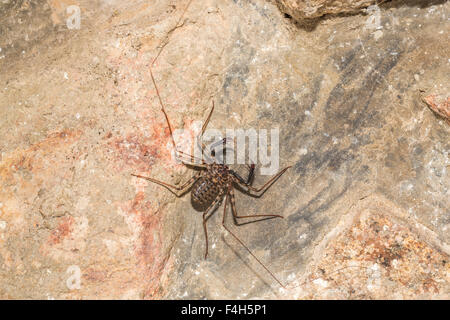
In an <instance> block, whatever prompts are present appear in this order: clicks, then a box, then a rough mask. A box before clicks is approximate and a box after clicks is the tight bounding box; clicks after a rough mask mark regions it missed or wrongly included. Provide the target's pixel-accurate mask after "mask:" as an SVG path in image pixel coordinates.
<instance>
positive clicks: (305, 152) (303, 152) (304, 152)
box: [298, 148, 308, 156]
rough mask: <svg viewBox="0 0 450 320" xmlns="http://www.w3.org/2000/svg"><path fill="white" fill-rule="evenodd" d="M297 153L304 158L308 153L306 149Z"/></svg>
mask: <svg viewBox="0 0 450 320" xmlns="http://www.w3.org/2000/svg"><path fill="white" fill-rule="evenodd" d="M298 153H299V154H300V155H302V156H304V155H305V154H307V153H308V149H306V148H301V149H300V150H299V151H298Z"/></svg>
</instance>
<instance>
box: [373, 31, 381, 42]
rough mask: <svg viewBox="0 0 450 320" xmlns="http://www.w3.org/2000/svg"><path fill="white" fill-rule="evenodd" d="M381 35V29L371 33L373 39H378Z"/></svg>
mask: <svg viewBox="0 0 450 320" xmlns="http://www.w3.org/2000/svg"><path fill="white" fill-rule="evenodd" d="M382 36H383V31H381V30H377V31H375V32H374V33H373V38H374V39H375V40H378V39H380V38H381V37H382Z"/></svg>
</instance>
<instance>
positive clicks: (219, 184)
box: [132, 2, 290, 287]
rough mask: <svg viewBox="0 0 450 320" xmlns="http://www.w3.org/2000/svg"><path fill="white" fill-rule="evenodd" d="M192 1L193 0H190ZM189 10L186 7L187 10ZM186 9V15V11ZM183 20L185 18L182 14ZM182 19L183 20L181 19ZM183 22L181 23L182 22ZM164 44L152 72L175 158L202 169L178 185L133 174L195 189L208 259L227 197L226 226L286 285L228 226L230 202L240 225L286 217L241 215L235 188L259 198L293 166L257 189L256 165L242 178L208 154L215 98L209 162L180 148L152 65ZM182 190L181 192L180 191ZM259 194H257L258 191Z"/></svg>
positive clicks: (193, 199) (193, 196)
mask: <svg viewBox="0 0 450 320" xmlns="http://www.w3.org/2000/svg"><path fill="white" fill-rule="evenodd" d="M189 3H190V2H189ZM186 10H187V7H186V9H185V10H184V12H185V11H186ZM184 12H183V14H184ZM180 20H181V17H180ZM180 20H179V21H180ZM178 23H179V22H177V25H178ZM162 49H163V47H161V49H160V50H159V52H158V54H157V56H156V58H155V59H154V60H153V61H152V63H151V66H150V75H151V78H152V81H153V85H154V87H155V90H156V94H157V96H158V100H159V104H160V106H161V111H162V112H163V113H164V117H165V118H166V122H167V126H168V128H169V131H170V136H171V140H172V144H173V147H174V149H175V157H176V158H177V159H178V160H179V161H181V162H182V163H183V164H185V165H187V166H192V167H195V168H198V169H199V171H198V172H197V173H196V174H195V175H194V176H193V177H192V178H191V179H189V180H188V181H187V182H186V183H184V184H182V185H181V186H175V185H171V184H168V183H166V182H163V181H160V180H157V179H154V178H150V177H145V176H141V175H137V174H132V176H135V177H138V178H143V179H146V180H148V181H151V182H154V183H157V184H159V185H162V186H164V187H166V188H168V189H169V190H171V191H172V192H173V193H175V195H176V196H177V197H180V196H182V195H183V194H184V193H186V192H187V191H188V190H189V189H191V202H192V205H193V207H194V208H195V209H197V210H199V209H200V210H202V211H203V230H204V233H205V241H206V249H205V259H206V257H207V256H208V232H207V228H206V222H207V221H208V219H209V218H210V217H211V216H212V214H213V213H214V212H215V209H216V208H217V207H218V206H219V205H220V204H221V203H222V201H223V199H224V198H225V202H224V210H223V219H222V225H223V227H224V228H225V230H227V231H228V232H229V233H230V234H231V235H232V236H233V237H234V238H235V239H236V240H237V241H238V242H239V243H240V244H241V245H242V246H243V247H244V248H245V249H246V250H247V251H248V252H249V253H250V254H251V255H252V256H253V257H254V258H255V259H256V261H258V263H259V264H260V265H261V266H262V267H263V268H264V269H265V270H266V271H267V272H268V273H269V274H270V275H271V276H272V277H273V278H274V279H275V280H276V281H277V282H278V283H279V284H280V285H281V286H282V287H284V286H283V284H282V283H281V282H280V281H279V280H278V279H277V278H276V277H275V275H274V274H273V273H272V272H271V271H270V270H269V269H268V268H267V267H266V266H265V265H264V264H263V263H262V262H261V261H260V260H259V259H258V258H257V257H256V256H255V255H254V254H253V253H252V252H251V251H250V249H249V248H248V247H247V246H246V245H245V244H244V243H243V242H242V241H241V240H240V239H239V238H238V237H237V236H236V235H235V234H234V233H233V232H232V231H231V230H230V229H229V228H228V227H227V226H226V225H225V216H226V211H227V203H230V205H231V210H232V214H233V218H234V222H235V224H236V225H239V223H238V220H239V219H241V218H254V217H255V218H261V219H257V220H255V221H252V222H257V221H260V220H266V219H272V218H283V217H282V216H280V215H275V214H258V215H250V216H239V215H238V214H237V211H236V207H235V200H234V187H235V186H236V185H239V186H240V187H241V188H240V189H241V190H242V189H243V191H244V192H246V193H248V194H250V195H253V196H256V197H259V196H261V195H262V194H263V193H264V192H265V191H266V190H267V189H268V188H269V187H270V186H271V185H272V183H273V182H275V180H276V179H278V178H279V177H280V176H281V175H282V174H283V173H284V172H285V171H286V170H287V169H289V168H290V166H289V167H286V168H284V169H283V170H281V171H280V172H278V173H277V174H276V175H275V176H273V177H272V178H271V179H270V180H269V181H267V182H266V183H265V184H264V185H263V186H262V187H260V188H255V187H253V186H251V182H252V178H253V176H254V170H255V165H254V164H252V165H250V166H248V167H249V169H250V170H249V174H248V177H247V178H246V179H244V178H242V177H241V176H240V175H239V174H238V173H237V172H235V171H234V170H232V169H231V168H229V167H228V166H227V165H225V164H223V163H221V162H222V161H219V160H218V159H217V157H215V154H214V151H211V152H210V154H209V155H208V154H207V153H206V152H205V145H204V144H203V143H201V142H200V141H201V137H202V136H203V133H204V131H205V129H206V127H207V125H208V122H209V119H210V118H211V115H212V113H213V111H214V101H213V104H212V108H211V111H210V112H209V115H208V117H207V119H206V121H205V123H204V124H203V126H202V130H201V132H200V134H199V136H198V137H197V142H198V144H199V147H200V149H201V150H202V154H203V155H204V157H205V158H206V159H208V160H209V161H208V162H209V163H207V162H205V161H204V160H203V159H201V161H200V162H199V161H197V162H196V160H198V159H196V158H194V156H192V155H190V154H187V153H184V152H182V151H180V150H178V149H177V146H176V144H175V140H174V137H173V131H172V126H171V124H170V121H169V117H168V115H167V113H166V110H165V108H164V104H163V102H162V99H161V96H160V94H159V90H158V87H157V85H156V81H155V78H154V76H153V72H152V68H151V67H152V66H153V64H154V63H155V61H156V59H157V58H158V56H159V54H160V53H161V51H162ZM225 142H226V140H225V139H224V140H223V143H224V145H225ZM177 192H180V193H177ZM255 193H256V194H255Z"/></svg>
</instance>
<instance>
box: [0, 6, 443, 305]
mask: <svg viewBox="0 0 450 320" xmlns="http://www.w3.org/2000/svg"><path fill="white" fill-rule="evenodd" d="M49 4H50V8H49V10H47V11H45V10H44V11H39V10H38V11H33V10H31V9H30V11H29V12H30V14H31V15H33V14H36V15H41V14H42V15H43V16H39V17H35V18H33V19H36V20H33V21H38V20H39V21H45V19H51V21H52V24H54V27H51V28H50V27H48V29H46V28H44V29H42V30H47V31H48V30H50V31H49V32H48V34H47V35H46V36H45V37H42V36H39V35H36V37H34V39H41V40H36V41H33V42H32V43H28V44H27V43H26V42H25V44H22V45H21V49H22V51H24V53H22V51H21V52H20V54H19V53H17V52H15V51H13V50H14V49H11V48H14V47H11V46H7V47H5V48H2V50H4V51H2V52H0V57H1V55H2V53H3V54H4V57H3V58H1V59H0V68H1V70H2V73H1V78H0V92H1V96H2V98H1V100H0V119H1V122H0V123H1V126H0V134H1V137H2V139H1V140H0V155H1V157H0V184H1V188H0V190H1V191H0V297H1V298H68V299H75V298H84V299H86V298H122V299H127V298H132V299H133V298H134V299H141V298H146V299H151V298H153V299H156V298H169V299H182V298H194V299H196V298H288V299H294V298H345V299H348V298H388V299H389V298H396V299H399V298H400V299H401V298H424V299H428V298H444V299H445V298H447V299H448V298H450V296H449V292H450V279H449V275H450V264H449V262H448V261H449V255H450V246H449V243H450V236H449V232H448V228H449V227H450V215H449V208H450V200H449V198H450V197H449V185H450V179H449V175H448V165H449V158H448V152H449V149H450V145H449V139H448V137H449V133H450V132H449V131H450V129H449V126H448V124H447V123H446V121H445V120H444V119H442V118H440V117H439V116H436V115H435V114H434V113H433V112H432V111H431V110H430V109H429V108H428V107H427V106H426V105H425V103H424V102H423V101H422V99H421V97H422V96H426V97H429V96H432V95H436V96H443V97H448V96H449V92H450V90H449V87H448V84H449V83H450V81H449V77H448V75H449V74H450V72H449V69H450V64H449V61H448V57H447V53H448V51H449V45H448V38H447V37H448V36H447V35H448V33H449V32H450V30H449V27H448V23H446V22H447V16H448V12H449V10H450V5H449V4H448V3H444V4H437V5H429V6H425V7H417V6H415V5H411V6H408V5H404V6H396V7H393V8H389V7H385V8H383V9H381V8H379V7H374V8H373V10H372V11H371V13H370V14H369V15H365V16H358V15H355V16H351V17H337V18H333V19H328V20H326V21H324V22H323V23H319V24H318V25H317V27H316V28H315V30H314V31H312V32H308V31H305V30H303V29H299V28H297V27H295V26H292V25H291V22H290V20H289V19H286V18H284V15H283V14H282V13H280V12H279V10H278V9H277V7H276V6H275V5H274V4H271V3H268V2H265V1H263V0H253V1H239V0H237V1H222V0H208V1H197V0H193V1H192V3H191V4H190V6H189V7H188V9H187V11H186V12H185V13H184V16H183V18H182V19H181V20H180V22H179V24H178V25H177V21H178V19H179V18H180V16H181V15H182V13H183V10H184V9H185V7H186V4H187V1H183V2H181V1H179V2H173V1H167V0H161V1H152V2H148V1H137V0H136V1H128V2H126V3H124V2H121V1H116V2H114V1H107V2H106V1H105V2H101V1H100V2H92V1H81V2H80V3H79V7H80V14H81V24H80V28H79V29H77V28H70V29H69V28H67V25H69V24H68V23H69V22H67V19H69V17H71V19H74V17H73V16H72V15H73V14H74V12H75V13H76V11H70V12H71V13H70V14H69V13H68V12H67V10H66V9H67V8H68V7H67V6H68V5H67V4H66V2H62V1H61V2H60V1H52V2H49ZM8 8H14V7H13V6H10V7H8ZM11 10H13V9H11ZM43 12H44V13H43ZM70 23H71V24H70V25H71V26H73V25H74V24H73V20H71V22H70ZM13 31H14V30H13ZM47 31H46V32H47ZM4 37H5V35H3V34H2V39H0V43H6V40H5V38H4ZM13 38H14V37H13ZM13 38H11V39H13ZM161 47H163V50H162V51H161V54H160V55H159V57H158V60H157V61H156V63H155V66H154V68H153V73H154V75H155V80H156V82H157V84H158V85H159V91H160V94H161V99H162V100H163V101H164V103H165V104H166V108H167V111H168V115H169V117H170V119H171V121H172V126H173V127H174V128H177V129H185V131H186V132H188V133H189V132H191V131H193V130H194V127H195V121H197V120H204V118H205V116H206V115H207V113H208V111H209V110H210V108H211V102H212V100H213V101H215V106H216V109H215V112H214V114H213V116H212V118H211V123H210V126H209V127H210V128H216V129H219V130H225V129H227V128H228V129H248V128H255V129H268V130H269V131H270V129H272V128H279V130H280V131H279V132H280V136H279V146H280V159H279V160H280V167H284V166H287V165H293V167H292V168H291V169H290V170H288V171H287V172H286V173H285V175H283V176H282V177H281V178H280V179H279V180H278V181H277V182H276V183H275V184H274V185H273V186H272V187H271V188H270V189H269V190H268V191H267V192H266V193H265V194H264V195H263V196H262V197H261V198H252V197H248V196H246V195H245V194H243V193H240V192H236V193H237V195H236V196H237V197H236V206H237V210H238V213H239V214H240V215H251V214H280V215H282V216H284V219H272V220H266V221H262V222H258V223H252V224H245V225H242V226H235V225H234V224H233V219H232V217H231V212H227V219H226V223H227V225H229V226H230V228H231V229H232V231H233V232H234V233H235V234H236V235H237V236H238V237H239V238H240V239H241V240H242V241H243V242H244V243H245V244H246V245H247V246H248V248H249V249H250V250H251V251H252V252H253V253H254V254H255V255H256V256H257V257H258V258H259V259H260V260H261V261H262V262H263V263H264V264H265V265H266V266H267V267H268V268H269V269H270V270H271V271H272V272H273V273H274V274H275V276H276V277H277V278H278V279H279V280H280V281H281V282H282V283H285V284H286V287H287V288H286V289H281V288H280V287H279V285H278V284H277V283H276V281H275V280H274V279H273V278H272V277H271V276H270V275H269V274H268V273H267V272H266V271H265V270H264V269H263V268H262V267H261V266H260V265H259V264H258V263H257V262H256V261H255V260H254V259H253V257H252V256H251V255H250V254H249V253H248V252H247V251H246V250H245V248H243V247H242V246H241V245H240V243H239V242H237V241H236V240H235V239H234V238H233V237H232V236H231V235H230V234H229V233H227V232H225V230H224V229H223V227H222V225H221V223H222V215H223V206H222V207H220V208H219V209H218V210H217V212H216V213H215V214H214V215H213V216H212V217H211V218H210V219H209V220H208V232H209V233H208V235H209V246H210V247H209V256H208V258H207V259H206V260H205V259H204V258H203V256H204V250H205V243H204V241H205V240H204V235H203V225H202V217H201V213H199V212H196V211H195V210H194V209H192V208H191V204H190V197H189V195H185V196H183V197H181V198H176V197H175V196H174V195H173V194H172V193H170V192H169V191H168V190H167V189H165V188H163V187H161V186H158V185H155V184H152V183H150V182H148V181H146V180H142V179H138V178H135V177H132V176H131V173H138V174H142V175H146V176H152V177H155V178H157V179H160V180H163V181H167V182H169V183H173V184H177V185H181V183H183V182H184V181H186V180H187V179H188V178H189V177H190V176H191V174H192V170H190V169H188V168H186V167H184V166H182V165H180V164H177V163H175V162H173V161H172V159H171V151H172V146H171V140H170V136H169V132H168V129H167V126H166V123H165V119H164V116H163V114H162V113H161V111H160V106H159V103H158V99H157V96H156V91H155V88H154V87H153V84H152V81H151V77H150V72H149V67H150V65H151V61H152V59H153V58H154V57H155V56H156V55H157V53H158V52H159V50H160V48H161ZM7 50H8V51H7ZM9 50H12V51H9ZM424 91H425V92H424ZM267 179H268V176H261V175H259V171H257V176H256V177H255V181H254V185H255V186H260V185H262V184H263V183H264V182H265V181H266V180H267ZM18 279H20V280H18Z"/></svg>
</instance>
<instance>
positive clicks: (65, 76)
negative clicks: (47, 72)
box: [64, 72, 69, 80]
mask: <svg viewBox="0 0 450 320" xmlns="http://www.w3.org/2000/svg"><path fill="white" fill-rule="evenodd" d="M64 79H66V80H69V74H68V73H67V72H64Z"/></svg>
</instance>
